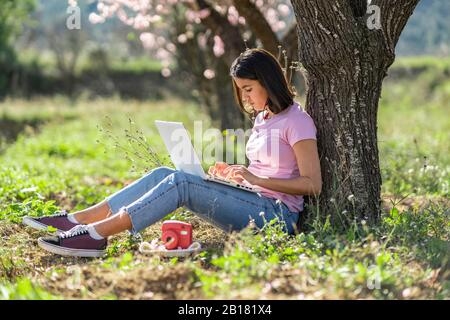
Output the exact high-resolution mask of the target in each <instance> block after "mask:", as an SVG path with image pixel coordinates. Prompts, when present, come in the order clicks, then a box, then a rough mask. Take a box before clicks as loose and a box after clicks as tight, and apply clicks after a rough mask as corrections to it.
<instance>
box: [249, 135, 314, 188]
mask: <svg viewBox="0 0 450 320" xmlns="http://www.w3.org/2000/svg"><path fill="white" fill-rule="evenodd" d="M293 149H294V153H295V156H296V158H297V165H298V168H299V170H300V177H298V178H293V179H276V178H263V177H257V179H256V181H255V182H254V184H256V185H259V186H261V187H264V188H267V189H270V190H274V191H280V192H284V193H288V194H299V195H318V194H320V192H321V190H322V175H321V172H320V160H319V153H318V151H317V142H316V140H313V139H308V140H301V141H298V142H297V143H296V144H294V147H293Z"/></svg>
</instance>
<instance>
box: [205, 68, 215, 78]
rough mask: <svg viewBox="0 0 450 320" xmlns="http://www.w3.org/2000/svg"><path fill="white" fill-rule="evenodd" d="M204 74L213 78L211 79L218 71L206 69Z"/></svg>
mask: <svg viewBox="0 0 450 320" xmlns="http://www.w3.org/2000/svg"><path fill="white" fill-rule="evenodd" d="M203 76H204V77H205V78H206V79H209V80H211V79H213V78H214V77H215V76H216V73H215V72H214V70H211V69H206V70H205V71H204V72H203Z"/></svg>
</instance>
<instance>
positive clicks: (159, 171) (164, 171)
mask: <svg viewBox="0 0 450 320" xmlns="http://www.w3.org/2000/svg"><path fill="white" fill-rule="evenodd" d="M174 172H176V170H175V169H172V168H169V167H166V166H161V167H157V168H154V169H152V170H150V172H148V173H147V174H146V175H145V176H146V177H149V176H153V175H157V176H159V177H161V178H165V177H167V176H168V175H170V174H172V173H174Z"/></svg>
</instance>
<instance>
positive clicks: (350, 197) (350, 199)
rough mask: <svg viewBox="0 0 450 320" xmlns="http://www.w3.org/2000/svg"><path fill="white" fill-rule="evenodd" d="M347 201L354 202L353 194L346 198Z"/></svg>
mask: <svg viewBox="0 0 450 320" xmlns="http://www.w3.org/2000/svg"><path fill="white" fill-rule="evenodd" d="M347 200H348V201H354V200H355V196H354V195H353V194H351V195H349V196H348V197H347Z"/></svg>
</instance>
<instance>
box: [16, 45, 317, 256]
mask: <svg viewBox="0 0 450 320" xmlns="http://www.w3.org/2000/svg"><path fill="white" fill-rule="evenodd" d="M230 75H231V77H232V82H233V87H234V93H235V96H236V100H237V102H238V104H239V106H240V109H241V111H242V112H244V113H247V114H249V115H252V116H254V117H256V118H255V122H254V125H253V128H252V133H251V135H250V137H249V140H248V143H247V145H246V155H247V157H248V159H249V163H250V164H249V166H248V167H245V166H243V165H228V164H226V163H216V164H215V165H214V166H212V167H210V168H209V173H210V174H212V175H217V176H221V177H225V178H228V179H231V180H233V181H236V182H244V183H248V184H250V185H255V186H258V187H259V189H261V191H260V192H259V193H252V192H248V191H245V190H241V189H238V188H233V187H229V186H226V185H223V184H219V183H214V182H210V181H205V180H203V179H202V178H200V177H198V176H194V175H191V174H187V173H184V172H181V171H177V170H174V169H171V168H167V167H159V168H156V169H154V170H152V171H150V172H149V173H147V174H146V175H144V176H143V177H141V178H140V179H138V180H136V181H135V182H133V183H132V184H130V185H128V186H126V187H125V188H123V189H122V190H119V191H117V192H116V193H114V194H113V195H110V196H109V197H107V198H106V199H105V200H104V201H102V202H100V203H98V204H97V205H95V206H92V207H90V208H87V209H85V210H81V211H78V212H74V213H70V214H67V213H65V212H60V213H58V214H55V215H52V216H47V217H40V218H37V217H29V216H28V217H24V219H23V222H24V223H25V224H26V225H28V226H31V227H34V228H38V229H47V227H48V226H53V227H55V228H57V229H58V235H57V236H53V237H43V238H39V239H38V243H39V245H40V246H41V247H42V248H44V249H45V250H48V251H50V252H53V253H56V254H60V255H71V256H80V257H100V256H102V255H104V254H105V249H106V246H107V238H108V236H111V235H114V234H116V233H119V232H122V231H125V230H128V231H130V232H131V233H132V234H136V233H138V232H139V231H141V230H143V229H145V228H146V227H148V226H150V225H152V224H154V223H156V222H157V221H160V220H161V219H163V218H164V217H165V216H167V215H168V214H170V213H171V212H173V211H174V210H175V209H177V208H179V207H181V206H184V207H186V208H188V209H189V210H191V211H192V212H193V213H195V214H196V215H198V216H199V217H201V218H202V219H204V220H206V221H208V222H210V223H212V224H214V225H216V226H217V227H219V228H221V229H223V230H225V231H233V230H241V229H243V228H245V227H246V226H247V225H248V223H249V222H250V220H253V221H254V223H255V224H256V226H257V227H259V228H262V227H263V225H264V223H265V221H266V222H269V221H271V220H272V219H278V222H279V223H282V226H283V229H284V230H285V232H287V233H289V234H293V233H294V232H295V231H296V225H297V222H298V219H299V215H300V214H301V212H302V210H303V197H302V196H303V195H317V194H319V193H320V191H321V187H322V178H321V174H320V162H319V156H318V152H317V144H316V128H315V125H314V122H313V120H312V118H311V117H310V116H309V115H308V114H307V113H306V112H304V111H303V110H302V109H301V107H300V106H299V104H298V103H296V102H295V101H294V100H293V98H294V94H293V93H292V91H291V90H290V88H289V85H288V83H287V81H286V78H285V76H284V74H283V71H282V68H281V66H280V63H279V62H278V60H277V59H276V58H275V57H274V56H273V55H272V54H270V53H269V52H267V51H265V50H263V49H248V50H246V51H245V52H244V53H242V54H241V55H240V56H239V57H238V58H237V59H236V60H235V61H234V63H233V65H232V67H231V70H230ZM249 109H251V111H248V110H249ZM271 146H272V148H271ZM273 146H276V147H273ZM264 150H269V152H265V151H264ZM262 212H263V213H264V217H263V216H262V214H261V213H262Z"/></svg>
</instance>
